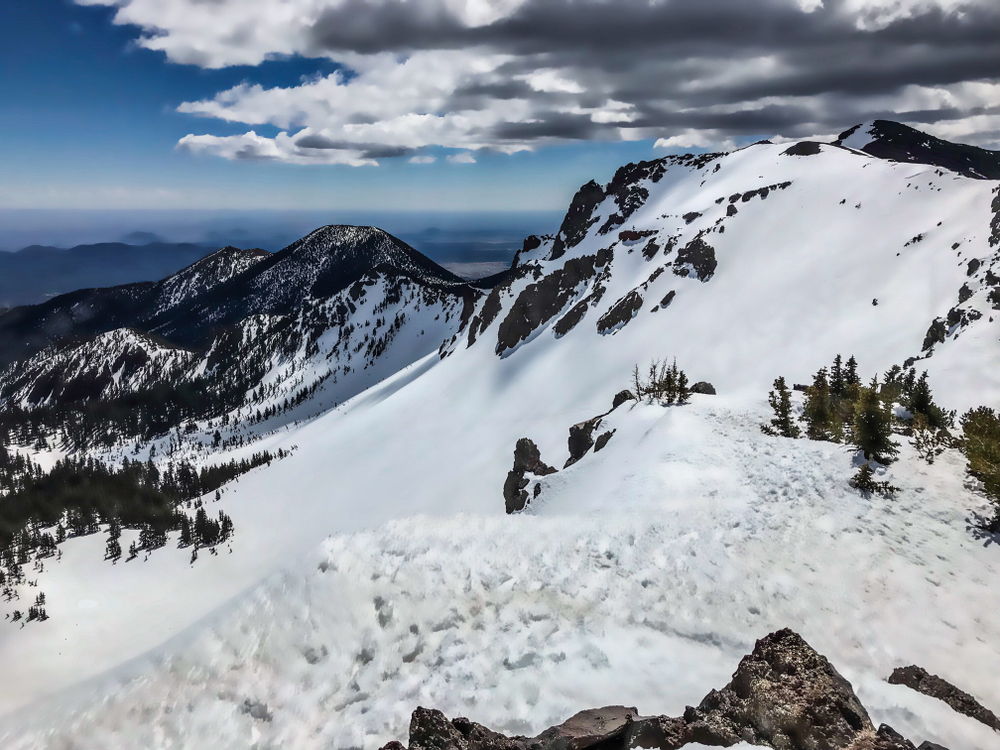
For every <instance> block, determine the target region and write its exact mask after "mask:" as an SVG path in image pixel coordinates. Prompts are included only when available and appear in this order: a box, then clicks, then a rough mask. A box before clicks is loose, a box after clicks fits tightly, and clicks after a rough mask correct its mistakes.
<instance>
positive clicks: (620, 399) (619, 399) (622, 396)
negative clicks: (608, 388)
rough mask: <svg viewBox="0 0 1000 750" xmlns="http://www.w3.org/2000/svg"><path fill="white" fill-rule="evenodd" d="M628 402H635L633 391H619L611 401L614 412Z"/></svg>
mask: <svg viewBox="0 0 1000 750" xmlns="http://www.w3.org/2000/svg"><path fill="white" fill-rule="evenodd" d="M626 401H635V394H634V393H632V391H618V393H616V394H615V397H614V399H613V400H612V401H611V408H612V410H614V409H617V408H618V407H619V406H621V405H622V404H624V403H625V402H626Z"/></svg>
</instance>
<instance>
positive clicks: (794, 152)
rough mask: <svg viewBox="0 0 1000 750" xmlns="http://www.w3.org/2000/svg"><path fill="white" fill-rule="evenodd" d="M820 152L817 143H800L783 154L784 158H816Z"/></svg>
mask: <svg viewBox="0 0 1000 750" xmlns="http://www.w3.org/2000/svg"><path fill="white" fill-rule="evenodd" d="M819 151H820V148H819V144H818V143H816V141H799V142H798V143H796V144H794V145H792V146H789V147H788V148H786V149H785V150H784V151H782V152H781V155H782V156H816V154H818V153H819Z"/></svg>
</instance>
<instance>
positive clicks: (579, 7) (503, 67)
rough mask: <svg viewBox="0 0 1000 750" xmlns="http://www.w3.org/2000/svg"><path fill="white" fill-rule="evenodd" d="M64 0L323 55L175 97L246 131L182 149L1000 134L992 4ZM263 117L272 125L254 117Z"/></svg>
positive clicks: (150, 22) (161, 34) (170, 28)
mask: <svg viewBox="0 0 1000 750" xmlns="http://www.w3.org/2000/svg"><path fill="white" fill-rule="evenodd" d="M77 2H81V3H85V4H103V5H113V6H117V12H116V22H118V23H123V24H133V25H136V26H138V27H140V28H141V29H143V33H144V36H143V37H142V38H141V39H140V41H139V44H140V45H142V46H145V47H148V48H150V49H154V50H160V51H162V52H164V53H165V54H166V56H167V57H168V58H169V59H170V60H172V61H174V62H177V63H184V64H192V65H198V66H202V67H208V68H211V67H225V66H231V65H256V64H259V63H261V62H262V61H264V60H266V59H269V58H273V57H275V56H282V55H304V56H310V57H324V58H328V59H330V60H333V61H335V62H336V63H337V64H338V66H339V69H338V71H337V72H335V73H332V74H330V75H328V76H325V77H320V78H317V79H312V80H308V81H304V82H302V83H300V84H298V85H294V86H289V87H272V88H265V87H263V86H260V85H257V84H254V83H253V82H252V76H251V81H250V82H248V83H245V84H242V85H240V86H237V87H235V88H232V89H229V90H226V91H220V92H219V93H218V94H216V95H215V96H213V97H209V98H207V99H204V100H200V101H194V102H187V103H185V104H183V105H181V107H180V111H182V112H186V113H189V114H192V115H196V116H200V117H207V118H216V119H221V120H225V121H227V122H233V123H240V124H244V125H245V126H246V127H247V128H248V132H246V133H245V134H244V135H241V136H231V137H226V138H218V137H213V136H198V135H190V136H187V137H185V138H184V139H183V140H182V141H181V143H180V146H181V147H183V148H186V149H189V150H193V151H200V152H205V153H214V154H217V155H219V156H223V157H225V158H229V159H248V158H252V159H270V160H280V161H290V162H296V163H326V164H329V163H338V164H354V165H362V164H371V163H374V162H375V161H377V160H378V159H380V158H386V157H392V156H413V152H414V151H416V150H418V149H423V148H426V147H430V146H441V147H445V148H452V149H459V150H461V151H462V153H463V154H464V153H468V152H471V151H476V150H480V149H490V150H494V151H500V152H504V153H513V152H516V151H519V150H525V149H532V148H535V147H537V146H539V145H544V144H547V143H554V142H564V141H568V140H574V139H625V140H634V139H638V138H654V139H657V144H658V145H659V146H661V147H665V148H692V147H706V148H709V147H719V146H720V145H721V144H727V145H728V144H730V143H731V142H733V140H734V139H739V138H743V137H747V136H777V137H782V138H793V137H797V136H806V135H815V134H817V133H819V134H831V135H832V134H836V133H838V132H840V131H841V130H843V129H845V128H847V127H849V126H851V125H854V124H856V123H858V122H861V121H863V120H867V119H873V118H879V117H886V118H892V119H897V120H902V121H904V122H909V123H911V124H913V125H915V126H917V127H921V128H923V129H926V130H929V131H931V132H934V133H935V134H939V135H946V136H947V135H949V134H950V135H952V136H953V137H960V138H961V139H962V140H965V141H967V142H974V143H980V144H982V145H995V144H996V143H997V134H998V130H1000V128H998V125H997V119H998V118H1000V95H998V92H1000V82H998V69H997V60H1000V3H997V2H996V0H754V1H753V2H747V0H669V1H667V0H77ZM264 125H269V126H275V127H277V128H279V129H281V130H282V131H283V132H282V133H281V134H279V135H278V136H277V137H275V138H264V137H261V136H258V135H256V133H255V131H254V130H250V129H249V128H254V127H260V126H264ZM450 161H455V160H454V159H451V160H450Z"/></svg>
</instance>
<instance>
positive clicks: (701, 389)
mask: <svg viewBox="0 0 1000 750" xmlns="http://www.w3.org/2000/svg"><path fill="white" fill-rule="evenodd" d="M691 393H701V394H703V395H705V396H714V395H715V386H714V385H712V384H711V383H709V382H707V381H705V380H699V381H698V382H697V383H695V384H694V385H692V386H691Z"/></svg>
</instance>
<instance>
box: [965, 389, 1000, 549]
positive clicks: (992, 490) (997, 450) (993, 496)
mask: <svg viewBox="0 0 1000 750" xmlns="http://www.w3.org/2000/svg"><path fill="white" fill-rule="evenodd" d="M962 432H963V437H964V439H963V440H962V448H963V450H964V451H965V457H966V458H967V459H968V461H969V473H970V474H971V475H972V476H974V477H975V478H976V479H978V480H979V481H981V482H982V483H983V490H984V491H985V493H986V495H987V497H989V499H990V501H991V502H992V503H993V505H994V508H995V512H994V515H993V518H992V519H991V520H990V521H988V522H987V523H986V528H987V530H989V531H993V532H1000V414H998V413H997V412H995V411H993V409H991V408H989V407H988V406H980V407H979V408H977V409H970V410H969V411H968V412H966V413H965V414H963V415H962Z"/></svg>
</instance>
